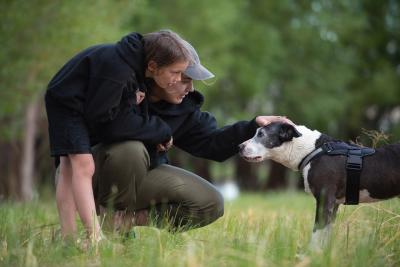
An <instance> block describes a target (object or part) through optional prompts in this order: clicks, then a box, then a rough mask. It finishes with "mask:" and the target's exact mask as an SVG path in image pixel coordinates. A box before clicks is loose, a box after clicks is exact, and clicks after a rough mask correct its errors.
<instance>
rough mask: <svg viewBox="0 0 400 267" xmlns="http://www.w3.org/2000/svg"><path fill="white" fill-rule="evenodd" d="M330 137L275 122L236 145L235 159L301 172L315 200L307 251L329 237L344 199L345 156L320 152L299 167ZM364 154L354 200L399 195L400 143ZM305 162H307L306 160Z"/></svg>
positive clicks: (306, 186) (306, 187) (376, 199)
mask: <svg viewBox="0 0 400 267" xmlns="http://www.w3.org/2000/svg"><path fill="white" fill-rule="evenodd" d="M332 141H334V139H333V138H331V137H329V136H327V135H325V134H322V133H320V132H319V131H316V130H310V129H308V128H307V127H305V126H295V125H290V124H287V123H281V122H274V123H271V124H269V125H267V126H264V127H261V128H259V129H258V130H257V132H256V134H255V136H254V137H253V138H251V139H249V140H247V141H246V142H244V143H242V144H240V145H239V153H240V155H241V156H242V157H243V158H244V159H246V160H247V161H250V162H260V161H263V160H265V159H271V160H274V161H276V162H278V163H280V164H282V165H284V166H286V167H288V168H290V169H292V170H295V171H298V170H300V171H301V172H302V174H303V177H304V187H305V191H306V192H309V193H312V194H313V195H314V197H315V199H316V216H315V224H314V229H313V234H312V238H311V244H310V245H311V247H312V248H315V249H317V248H319V247H321V246H323V245H324V244H325V243H326V241H327V238H328V237H329V232H330V226H331V223H333V221H334V219H335V216H336V212H337V209H338V207H339V205H340V204H343V203H345V197H346V179H347V175H348V174H347V171H346V160H348V159H347V158H348V157H347V156H346V155H333V156H332V155H327V154H322V155H319V156H318V157H316V158H314V159H312V160H311V161H307V162H305V163H304V159H307V158H309V157H310V155H311V154H313V153H315V151H316V150H317V149H319V148H320V147H321V146H323V145H324V144H326V143H329V142H332ZM372 151H373V152H374V153H369V152H371V151H370V150H368V151H367V152H368V153H367V154H368V156H366V157H364V158H363V162H362V169H360V174H359V187H358V190H359V191H357V200H358V201H359V202H374V201H379V200H384V199H388V198H392V197H395V196H399V195H400V143H398V144H392V145H386V146H383V147H381V148H377V149H376V150H372ZM308 160H310V159H308Z"/></svg>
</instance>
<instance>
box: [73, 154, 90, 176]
mask: <svg viewBox="0 0 400 267" xmlns="http://www.w3.org/2000/svg"><path fill="white" fill-rule="evenodd" d="M69 159H70V161H71V167H72V177H90V178H92V176H93V174H94V161H93V157H92V155H91V154H73V155H69Z"/></svg>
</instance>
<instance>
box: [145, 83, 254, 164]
mask: <svg viewBox="0 0 400 267" xmlns="http://www.w3.org/2000/svg"><path fill="white" fill-rule="evenodd" d="M203 101H204V98H203V96H202V95H201V94H200V93H199V92H197V91H194V92H191V93H189V94H188V95H187V96H186V97H185V98H184V100H183V101H182V103H181V104H178V105H176V104H170V103H167V102H165V101H160V102H157V103H150V106H149V112H150V114H151V115H157V116H159V117H160V118H161V119H162V120H163V121H165V122H166V123H167V124H168V125H169V127H170V128H171V130H172V135H173V138H174V145H175V146H177V147H178V148H181V149H182V150H184V151H186V152H188V153H189V154H191V155H193V156H196V157H201V158H205V159H210V160H215V161H224V160H226V159H228V158H229V157H231V156H233V155H234V154H236V153H237V152H238V150H239V149H238V145H239V144H240V143H242V142H244V141H245V140H247V139H250V138H251V137H252V136H253V135H254V134H255V132H256V130H257V128H258V125H257V123H256V122H255V119H253V120H251V121H239V122H237V123H235V124H232V125H228V126H225V127H222V128H218V126H217V122H216V120H215V118H214V116H212V115H211V114H210V113H208V112H203V111H201V110H200V108H201V106H202V104H203ZM152 160H153V162H152V165H153V167H154V166H156V165H159V164H162V163H167V162H168V159H167V157H166V154H165V153H163V154H159V155H157V156H154V154H153V155H152Z"/></svg>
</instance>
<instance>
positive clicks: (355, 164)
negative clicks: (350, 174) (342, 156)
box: [346, 149, 362, 171]
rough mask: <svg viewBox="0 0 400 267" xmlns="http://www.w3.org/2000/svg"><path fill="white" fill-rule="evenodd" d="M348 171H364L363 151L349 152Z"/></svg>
mask: <svg viewBox="0 0 400 267" xmlns="http://www.w3.org/2000/svg"><path fill="white" fill-rule="evenodd" d="M346 169H348V170H354V171H360V170H361V169H362V157H361V150H360V149H354V150H349V152H348V156H347V162H346Z"/></svg>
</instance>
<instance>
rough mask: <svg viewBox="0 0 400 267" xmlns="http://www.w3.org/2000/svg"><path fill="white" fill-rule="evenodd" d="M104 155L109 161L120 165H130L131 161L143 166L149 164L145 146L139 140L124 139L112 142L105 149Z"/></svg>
mask: <svg viewBox="0 0 400 267" xmlns="http://www.w3.org/2000/svg"><path fill="white" fill-rule="evenodd" d="M106 157H107V159H108V160H109V161H112V162H113V163H117V164H122V165H124V164H129V165H132V163H135V164H140V165H143V166H145V167H147V166H148V165H149V156H148V153H147V150H146V147H145V146H144V145H143V143H142V142H139V141H125V142H121V143H117V144H112V145H110V146H109V148H108V149H107V152H106ZM129 165H128V166H129ZM125 166H127V165H125Z"/></svg>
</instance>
